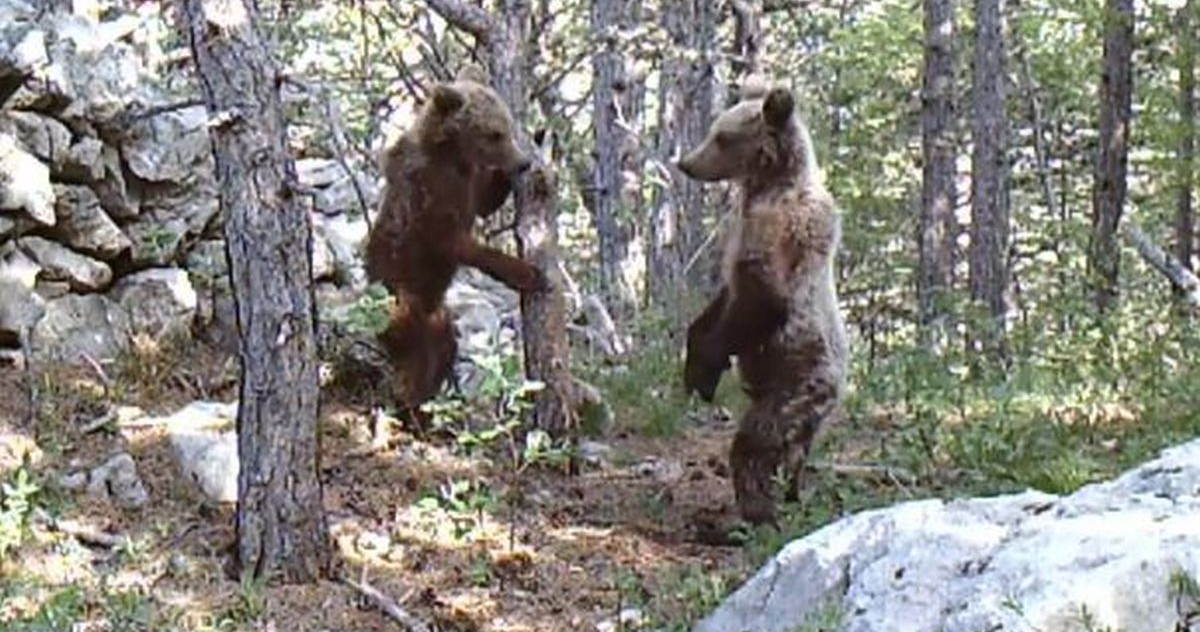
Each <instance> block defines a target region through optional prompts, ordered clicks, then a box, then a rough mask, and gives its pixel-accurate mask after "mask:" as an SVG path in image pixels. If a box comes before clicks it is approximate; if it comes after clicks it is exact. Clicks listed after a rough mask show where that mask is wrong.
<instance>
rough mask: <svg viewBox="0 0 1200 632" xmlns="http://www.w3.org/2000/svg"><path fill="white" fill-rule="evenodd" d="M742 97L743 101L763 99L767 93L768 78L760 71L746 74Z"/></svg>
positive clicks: (743, 81)
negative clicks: (759, 72)
mask: <svg viewBox="0 0 1200 632" xmlns="http://www.w3.org/2000/svg"><path fill="white" fill-rule="evenodd" d="M740 92H741V97H742V100H743V101H749V100H751V99H761V98H763V97H764V96H766V95H767V79H766V77H763V76H762V75H760V74H758V73H753V74H750V75H746V78H745V79H742V89H741V91H740Z"/></svg>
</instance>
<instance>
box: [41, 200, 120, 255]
mask: <svg viewBox="0 0 1200 632" xmlns="http://www.w3.org/2000/svg"><path fill="white" fill-rule="evenodd" d="M54 193H55V196H56V197H57V198H58V202H57V204H55V207H54V208H55V212H56V213H57V215H58V225H57V226H56V227H55V233H56V235H57V236H58V237H59V238H60V239H61V240H62V241H63V242H65V243H66V244H67V245H69V246H71V247H72V248H74V249H75V250H79V251H81V252H84V253H87V254H89V255H92V256H94V257H96V258H98V259H101V260H104V261H111V260H113V259H115V258H117V257H118V256H119V255H120V254H121V253H123V252H125V251H126V250H128V249H129V248H130V247H131V246H132V245H133V244H132V242H130V240H129V237H127V236H126V235H125V233H123V232H121V229H120V228H119V227H118V226H117V224H116V222H114V221H113V220H112V218H110V217H109V216H108V214H107V213H105V212H104V209H102V208H100V200H99V198H97V197H96V194H95V193H94V192H92V190H91V189H89V188H88V187H85V186H78V185H55V186H54Z"/></svg>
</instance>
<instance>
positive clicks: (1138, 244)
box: [1123, 221, 1200, 308]
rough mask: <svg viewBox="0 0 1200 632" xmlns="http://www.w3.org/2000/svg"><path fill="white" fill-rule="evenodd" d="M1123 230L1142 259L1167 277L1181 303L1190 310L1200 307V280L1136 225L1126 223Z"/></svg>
mask: <svg viewBox="0 0 1200 632" xmlns="http://www.w3.org/2000/svg"><path fill="white" fill-rule="evenodd" d="M1123 230H1124V232H1125V235H1126V237H1128V238H1129V241H1130V242H1131V243H1132V244H1133V246H1134V248H1137V251H1138V254H1139V255H1141V256H1142V259H1143V260H1145V262H1146V263H1148V264H1150V266H1151V267H1152V268H1154V269H1155V270H1157V271H1159V272H1160V273H1162V275H1163V276H1165V277H1167V280H1168V281H1170V282H1171V286H1172V287H1173V288H1174V289H1175V292H1176V293H1177V294H1178V295H1179V297H1180V298H1181V299H1182V300H1183V302H1184V303H1185V304H1187V305H1190V306H1191V307H1192V308H1196V307H1200V279H1197V278H1196V275H1195V274H1192V271H1191V270H1188V269H1187V268H1186V267H1184V265H1183V262H1181V261H1179V260H1178V259H1176V258H1175V257H1172V256H1171V255H1170V253H1168V252H1167V251H1165V250H1163V249H1162V248H1159V247H1158V246H1157V245H1156V244H1155V243H1154V242H1153V241H1151V240H1150V237H1148V236H1147V235H1146V234H1145V233H1144V232H1142V229H1141V228H1139V227H1138V226H1137V224H1134V223H1133V222H1130V221H1126V222H1125V223H1124V228H1123Z"/></svg>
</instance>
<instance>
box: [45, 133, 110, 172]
mask: <svg viewBox="0 0 1200 632" xmlns="http://www.w3.org/2000/svg"><path fill="white" fill-rule="evenodd" d="M60 170H61V171H60V172H59V173H58V174H57V175H59V176H60V177H62V178H65V179H69V180H82V181H84V182H99V181H100V180H103V179H104V175H105V173H106V169H105V164H104V143H102V142H100V139H97V138H81V139H79V142H77V143H75V144H74V145H71V146H70V147H69V148H67V151H66V152H65V153H64V155H63V156H62V161H61V166H60Z"/></svg>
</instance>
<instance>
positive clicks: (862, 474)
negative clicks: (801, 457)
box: [804, 463, 918, 487]
mask: <svg viewBox="0 0 1200 632" xmlns="http://www.w3.org/2000/svg"><path fill="white" fill-rule="evenodd" d="M804 469H805V470H807V471H809V472H829V473H832V474H834V475H836V476H845V477H847V478H861V479H867V480H871V481H875V482H877V483H887V484H892V485H896V486H897V487H906V486H910V485H915V484H916V483H917V480H918V478H917V476H916V475H915V474H913V473H912V472H909V471H908V470H904V469H901V468H897V467H891V466H888V465H853V464H848V463H810V464H808V465H806V466H805V467H804Z"/></svg>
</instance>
